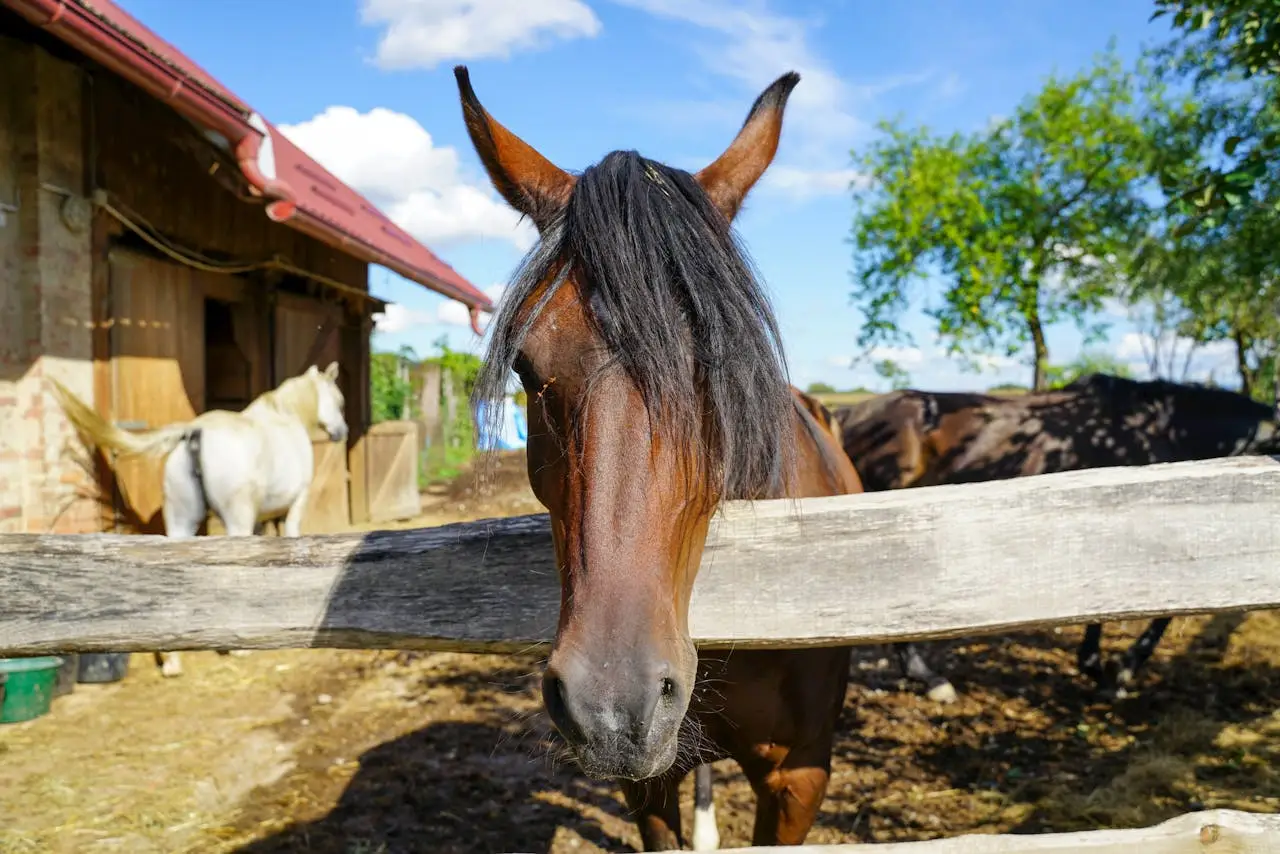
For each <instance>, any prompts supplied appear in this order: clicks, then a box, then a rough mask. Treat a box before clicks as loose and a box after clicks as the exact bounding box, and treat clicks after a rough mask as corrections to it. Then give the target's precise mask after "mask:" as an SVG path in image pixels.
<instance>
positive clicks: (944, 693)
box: [893, 641, 956, 703]
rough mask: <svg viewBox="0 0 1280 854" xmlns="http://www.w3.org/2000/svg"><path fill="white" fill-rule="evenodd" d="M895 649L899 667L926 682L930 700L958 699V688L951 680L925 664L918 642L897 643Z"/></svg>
mask: <svg viewBox="0 0 1280 854" xmlns="http://www.w3.org/2000/svg"><path fill="white" fill-rule="evenodd" d="M893 651H894V653H896V654H897V656H898V667H899V668H901V669H902V675H903V676H905V677H907V678H908V679H914V680H915V681H917V682H920V683H922V684H924V685H925V686H926V688H927V691H926V696H927V697H928V698H929V699H930V700H933V701H934V702H936V703H954V702H955V701H956V689H955V688H954V687H953V686H952V684H951V681H950V680H948V679H947V677H945V676H939V675H938V674H937V673H934V672H933V671H932V670H930V669H929V665H927V664H925V663H924V659H923V658H922V657H921V656H920V649H919V647H917V646H916V644H914V643H912V642H911V641H904V642H901V643H895V644H894V645H893Z"/></svg>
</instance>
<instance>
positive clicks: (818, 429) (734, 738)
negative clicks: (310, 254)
mask: <svg viewBox="0 0 1280 854" xmlns="http://www.w3.org/2000/svg"><path fill="white" fill-rule="evenodd" d="M455 73H456V76H457V79H458V87H459V91H460V94H461V100H462V110H463V116H464V118H465V120H466V125H467V130H468V132H469V133H470V136H471V140H472V143H473V144H474V145H475V148H476V152H477V153H478V154H479V156H480V159H481V161H482V162H483V163H484V166H485V169H486V171H487V172H488V174H489V177H490V179H491V180H492V182H493V185H494V187H495V188H496V189H497V190H498V192H499V193H501V194H502V196H503V198H505V199H506V201H507V202H508V203H509V204H510V205H511V206H512V207H514V208H515V209H516V210H518V211H520V212H521V213H522V214H524V215H526V216H528V217H529V218H530V219H531V220H532V221H533V223H534V224H535V225H536V226H537V228H538V232H539V242H538V244H537V245H536V246H535V247H534V249H533V250H532V251H531V252H530V254H529V256H528V257H527V258H526V259H525V261H524V263H523V265H522V267H521V269H520V270H519V271H517V274H516V276H515V277H514V279H513V281H512V283H511V287H510V288H509V289H508V291H507V293H506V295H505V296H504V299H503V301H502V306H501V308H500V310H499V312H498V314H497V316H496V317H495V318H494V320H493V322H492V323H491V324H490V328H491V330H492V336H493V337H492V340H491V341H490V344H489V348H488V352H487V354H486V358H485V367H484V371H483V373H482V375H481V377H480V378H479V380H478V383H477V391H476V396H477V397H478V398H479V399H483V400H488V401H493V402H498V401H500V400H501V399H502V397H503V395H504V392H505V390H506V387H507V384H508V381H509V377H510V372H511V371H514V372H515V374H516V376H517V377H518V378H519V380H520V382H521V383H522V384H523V386H524V389H525V391H526V392H527V393H528V395H529V444H528V468H529V480H530V484H531V486H532V487H533V491H534V493H535V495H537V497H538V500H539V501H540V502H541V503H542V504H543V505H545V506H546V508H547V510H548V511H549V513H550V517H551V531H552V537H553V539H554V543H555V550H556V559H557V562H558V565H559V569H560V585H561V604H560V618H559V623H558V625H557V627H556V634H555V641H554V644H553V646H552V650H551V656H550V658H549V660H548V662H547V666H546V670H545V673H544V676H543V686H542V688H543V700H544V704H545V707H546V709H547V713H548V715H549V716H550V718H551V720H552V722H553V723H554V724H555V727H556V729H557V730H558V731H559V733H560V734H561V736H562V737H563V738H564V740H565V741H566V742H567V743H568V745H569V746H570V748H571V749H572V751H573V753H574V755H575V757H576V759H577V762H578V765H579V766H580V767H581V768H582V770H583V771H584V772H586V773H587V774H589V775H591V776H593V777H597V778H612V779H617V780H620V781H621V783H622V788H623V792H624V794H625V797H626V800H627V804H628V806H629V808H630V809H631V811H632V814H633V815H634V816H635V818H636V820H637V821H638V823H639V827H640V833H641V836H642V838H643V840H644V845H645V847H646V849H647V850H660V849H669V848H678V847H680V845H681V844H682V841H683V839H682V833H681V826H680V811H679V802H678V799H677V786H678V785H679V783H680V781H681V779H682V778H683V777H684V776H685V775H686V774H687V773H688V772H689V771H690V770H691V769H693V768H694V767H695V766H696V765H699V764H702V763H706V762H711V761H714V760H717V759H719V758H722V757H732V758H734V759H735V760H736V761H737V762H738V763H739V764H740V765H741V766H742V768H743V771H744V773H745V774H746V776H747V778H748V779H749V780H750V782H751V785H752V787H753V788H754V790H755V792H756V796H757V808H756V818H755V828H754V832H753V840H754V842H755V843H756V844H797V843H800V842H802V841H803V840H804V838H805V836H806V834H807V833H808V831H809V828H810V826H811V825H812V823H813V820H814V817H815V816H816V814H817V811H818V808H819V805H820V804H821V802H822V800H823V797H824V796H825V793H826V787H827V780H828V776H829V773H830V765H831V747H832V739H833V734H834V733H833V731H834V727H835V722H836V718H837V716H838V715H839V713H840V710H841V708H842V706H843V703H844V696H845V688H846V686H847V681H848V671H849V648H847V647H845V648H840V649H807V650H763V651H760V650H753V651H735V652H733V653H732V654H731V655H730V654H719V655H715V654H711V653H709V652H708V653H702V654H699V652H698V650H697V649H696V648H695V646H694V643H693V641H692V639H691V637H690V634H689V626H688V610H689V599H690V595H691V593H692V590H693V582H694V577H695V575H696V574H697V571H698V567H699V564H700V561H701V558H702V551H703V547H704V543H705V539H706V536H707V531H708V525H709V523H710V520H711V517H712V515H713V513H714V512H715V510H716V508H717V507H718V506H719V504H720V503H721V502H723V501H729V500H735V499H763V498H783V497H804V496H825V495H840V494H846V493H852V492H859V491H861V489H860V486H859V483H858V478H857V473H856V471H855V470H854V468H853V466H852V465H851V464H850V463H849V460H848V458H847V457H845V455H844V454H843V453H842V452H841V449H840V447H839V444H838V442H836V441H835V438H834V437H833V436H832V435H831V434H830V433H829V432H828V431H827V430H826V429H824V427H823V425H820V424H818V423H817V422H815V421H814V419H813V418H812V416H811V415H810V414H809V412H808V410H807V409H806V407H805V405H804V404H803V402H802V400H801V398H800V397H798V396H797V395H795V394H794V393H793V392H792V390H791V389H790V388H789V387H788V384H787V381H786V372H785V364H784V360H783V359H782V354H781V349H780V345H779V343H778V331H777V325H776V322H775V320H774V317H773V314H772V310H771V308H770V306H769V303H768V300H767V299H766V297H765V295H764V292H763V290H762V289H761V288H760V286H759V284H758V282H757V281H756V278H755V275H754V273H753V270H752V268H751V266H750V264H749V262H748V261H747V259H746V258H745V256H744V254H743V253H742V252H741V250H740V248H739V247H738V245H737V243H736V240H735V238H734V235H733V231H732V227H731V225H730V223H731V220H732V219H733V218H734V216H735V214H736V213H737V211H738V209H739V207H740V206H741V204H742V202H743V199H744V198H745V196H746V194H747V192H748V191H749V190H750V189H751V187H752V186H753V185H754V184H755V183H756V181H757V180H758V179H759V178H760V176H761V175H762V174H763V173H764V171H765V169H766V168H767V167H768V165H769V163H770V162H771V161H772V159H773V156H774V153H775V152H776V150H777V147H778V139H779V134H780V132H781V129H782V114H783V109H784V106H785V104H786V101H787V98H788V96H789V95H790V93H791V90H792V89H793V88H794V87H795V85H796V83H797V82H799V75H797V74H794V73H791V74H786V75H784V76H783V77H781V78H779V79H778V80H777V82H775V83H774V84H773V85H772V86H770V87H769V88H768V89H766V90H765V91H764V92H763V93H762V94H761V95H760V97H759V98H758V99H757V100H756V102H755V104H754V105H753V106H752V108H751V111H750V113H749V115H748V116H747V120H746V122H745V124H744V125H743V127H742V129H741V131H740V132H739V133H738V136H737V138H735V139H734V141H733V142H732V144H730V146H729V147H728V149H727V150H726V151H725V152H724V154H722V155H721V156H720V157H719V159H717V160H716V161H715V162H713V163H712V164H711V165H709V166H707V167H706V168H705V169H703V170H702V171H700V172H698V173H697V174H689V173H688V172H684V171H681V170H678V169H673V168H671V167H669V166H665V165H663V164H661V163H658V162H656V161H653V160H649V159H647V158H645V157H642V156H640V155H639V154H636V153H635V152H631V151H615V152H613V153H611V154H609V155H607V156H606V157H605V158H604V159H603V160H601V161H600V162H599V163H598V164H596V165H594V166H591V167H589V168H588V169H586V170H585V171H583V172H582V173H580V174H578V175H572V174H570V173H568V172H566V171H564V170H562V169H560V168H559V167H557V166H555V165H554V164H552V163H551V162H550V161H548V160H547V159H546V158H544V157H543V156H542V155H541V154H539V153H538V152H537V151H535V150H534V149H533V148H532V147H531V146H529V145H528V144H527V143H525V142H524V141H523V140H521V139H520V138H519V137H517V136H516V135H515V134H513V133H511V132H510V131H509V130H507V129H506V128H505V127H503V126H502V125H501V124H499V123H498V122H497V121H495V120H494V119H493V118H492V117H491V116H490V115H489V113H488V112H486V111H485V109H484V108H483V107H482V106H481V104H480V102H479V100H478V99H477V98H476V95H475V92H474V91H473V90H472V88H471V84H470V82H469V79H468V75H467V71H466V69H465V68H463V67H458V68H457V69H455ZM493 409H494V410H496V409H497V406H494V407H493ZM744 414H745V417H744ZM797 583H802V580H801V579H800V578H798V579H797ZM742 618H743V619H744V620H750V619H751V615H750V614H743V615H742Z"/></svg>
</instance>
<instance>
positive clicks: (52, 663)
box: [0, 655, 62, 724]
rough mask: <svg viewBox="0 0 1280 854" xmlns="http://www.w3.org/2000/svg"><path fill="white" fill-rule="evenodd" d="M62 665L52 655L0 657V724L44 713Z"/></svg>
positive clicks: (46, 710) (15, 721)
mask: <svg viewBox="0 0 1280 854" xmlns="http://www.w3.org/2000/svg"><path fill="white" fill-rule="evenodd" d="M61 666H62V659H61V658H58V657H57V656H53V655H43V656H40V657H38V658H0V673H3V674H4V675H5V681H4V703H3V705H0V724H14V723H18V722H19V721H29V720H31V719H32V718H38V717H40V716H41V715H44V714H47V713H48V711H49V705H50V704H51V703H52V702H53V689H54V686H55V685H56V683H57V681H58V668H59V667H61Z"/></svg>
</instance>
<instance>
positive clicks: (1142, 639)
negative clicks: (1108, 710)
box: [1116, 617, 1170, 697]
mask: <svg viewBox="0 0 1280 854" xmlns="http://www.w3.org/2000/svg"><path fill="white" fill-rule="evenodd" d="M1169 622H1170V618H1169V617H1160V618H1158V619H1155V620H1152V621H1151V624H1150V625H1149V626H1147V630H1146V631H1144V632H1143V633H1142V635H1141V636H1139V638H1138V639H1137V640H1136V641H1134V642H1133V646H1131V647H1129V649H1128V650H1127V651H1126V652H1125V654H1124V658H1123V659H1122V660H1121V664H1120V672H1119V673H1117V674H1116V696H1117V697H1124V696H1126V695H1127V694H1128V689H1130V688H1132V687H1133V683H1134V676H1136V675H1137V673H1138V670H1139V669H1140V668H1141V667H1142V665H1144V664H1146V663H1147V659H1149V658H1150V657H1151V653H1153V652H1155V651H1156V646H1157V645H1158V644H1159V643H1160V638H1162V637H1163V636H1164V630H1165V629H1167V628H1169Z"/></svg>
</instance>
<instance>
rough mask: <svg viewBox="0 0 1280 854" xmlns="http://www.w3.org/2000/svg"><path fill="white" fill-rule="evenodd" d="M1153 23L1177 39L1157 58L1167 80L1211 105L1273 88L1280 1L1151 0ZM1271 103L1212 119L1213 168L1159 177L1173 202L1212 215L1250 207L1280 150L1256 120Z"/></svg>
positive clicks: (1232, 109) (1278, 138)
mask: <svg viewBox="0 0 1280 854" xmlns="http://www.w3.org/2000/svg"><path fill="white" fill-rule="evenodd" d="M1155 6H1156V11H1155V12H1154V14H1153V15H1152V16H1151V17H1152V20H1155V19H1158V18H1165V19H1166V20H1168V21H1169V22H1170V23H1171V24H1172V26H1173V29H1174V32H1175V33H1176V34H1177V37H1176V38H1175V39H1174V40H1173V41H1172V42H1171V43H1169V44H1168V45H1165V46H1164V47H1163V48H1162V49H1160V50H1158V51H1156V56H1157V58H1158V59H1159V60H1160V64H1161V66H1162V67H1163V69H1164V76H1165V77H1166V78H1169V79H1174V80H1177V81H1178V82H1180V83H1189V84H1190V85H1191V86H1192V87H1193V89H1194V90H1195V92H1196V94H1197V96H1198V97H1199V98H1200V99H1201V100H1202V101H1204V102H1205V103H1206V104H1208V105H1213V104H1215V103H1216V102H1218V99H1219V98H1221V97H1222V96H1223V94H1224V93H1226V97H1227V100H1228V102H1231V101H1232V100H1233V96H1234V95H1235V94H1236V92H1237V91H1238V90H1239V88H1240V87H1241V86H1242V85H1243V86H1245V87H1249V85H1250V84H1257V83H1262V84H1263V86H1262V87H1258V86H1254V87H1252V91H1253V92H1255V93H1260V92H1262V91H1263V90H1264V89H1268V88H1271V87H1270V86H1269V85H1268V84H1272V83H1274V81H1275V78H1276V77H1277V74H1278V72H1280V0H1155ZM1270 94H1271V95H1272V97H1266V96H1264V97H1262V98H1260V99H1258V100H1256V101H1254V103H1253V105H1252V108H1251V109H1249V108H1247V109H1244V110H1240V109H1238V108H1239V106H1240V104H1239V102H1238V101H1236V102H1235V103H1229V104H1228V109H1227V110H1226V112H1225V114H1222V113H1221V112H1220V113H1219V115H1217V116H1216V120H1217V123H1218V129H1219V130H1220V131H1221V133H1219V134H1218V139H1217V152H1218V153H1219V155H1220V156H1219V158H1218V159H1217V161H1216V162H1210V163H1206V164H1203V166H1202V168H1200V169H1199V170H1197V171H1196V172H1194V173H1193V174H1191V175H1185V174H1184V175H1181V176H1174V175H1170V174H1162V175H1161V180H1162V181H1163V182H1164V183H1165V185H1166V188H1171V187H1173V186H1176V188H1177V191H1176V192H1175V193H1173V195H1174V196H1175V199H1174V204H1175V205H1178V206H1181V207H1183V208H1184V210H1187V209H1192V210H1194V211H1196V212H1198V213H1199V214H1200V215H1203V216H1208V217H1213V216H1214V215H1215V214H1218V213H1220V212H1222V211H1223V210H1229V209H1231V208H1233V207H1236V206H1239V205H1241V204H1247V203H1248V202H1249V196H1250V195H1251V194H1250V189H1251V188H1252V186H1253V185H1254V184H1255V183H1256V182H1258V181H1259V180H1261V179H1262V176H1263V173H1264V172H1265V170H1266V168H1267V163H1268V161H1272V160H1274V159H1275V157H1276V154H1277V153H1278V152H1280V135H1277V134H1276V133H1275V132H1274V130H1273V129H1271V128H1268V127H1265V126H1266V125H1267V124H1268V123H1266V122H1263V123H1262V124H1263V126H1264V127H1263V128H1262V129H1261V130H1260V129H1259V127H1258V126H1257V125H1256V124H1255V123H1254V122H1253V118H1254V114H1255V112H1257V111H1265V110H1268V109H1274V108H1275V100H1274V97H1273V96H1274V92H1272V93H1270Z"/></svg>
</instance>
